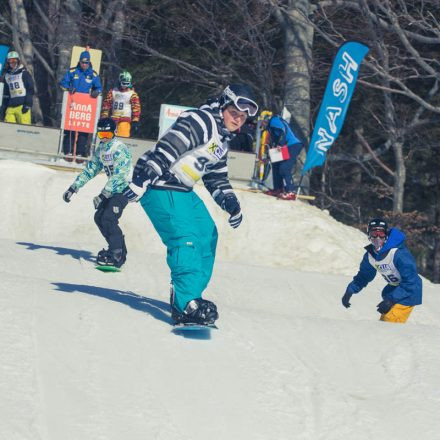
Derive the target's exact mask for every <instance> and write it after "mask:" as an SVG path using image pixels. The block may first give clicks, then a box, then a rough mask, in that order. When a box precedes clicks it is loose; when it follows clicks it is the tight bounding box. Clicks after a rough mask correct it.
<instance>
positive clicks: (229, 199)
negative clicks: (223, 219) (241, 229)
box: [220, 193, 240, 215]
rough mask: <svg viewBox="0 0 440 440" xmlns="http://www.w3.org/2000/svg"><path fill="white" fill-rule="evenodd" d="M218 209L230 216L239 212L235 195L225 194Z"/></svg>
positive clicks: (238, 204)
mask: <svg viewBox="0 0 440 440" xmlns="http://www.w3.org/2000/svg"><path fill="white" fill-rule="evenodd" d="M220 208H222V209H223V211H226V212H227V213H228V214H230V215H236V214H238V213H239V212H240V203H239V202H238V199H237V197H236V195H235V194H232V193H228V194H225V195H224V196H223V198H222V200H221V201H220Z"/></svg>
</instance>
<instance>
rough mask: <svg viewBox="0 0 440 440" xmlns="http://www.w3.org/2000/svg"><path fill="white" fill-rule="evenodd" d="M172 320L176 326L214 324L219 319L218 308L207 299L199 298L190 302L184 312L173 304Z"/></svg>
mask: <svg viewBox="0 0 440 440" xmlns="http://www.w3.org/2000/svg"><path fill="white" fill-rule="evenodd" d="M171 318H172V319H173V321H174V322H175V324H202V325H209V324H214V322H215V320H216V319H218V312H217V306H216V305H215V304H214V303H213V302H211V301H208V300H206V299H202V298H197V299H193V300H191V301H189V302H188V304H187V305H186V307H185V310H184V311H183V312H179V311H178V310H177V309H176V308H175V307H174V306H173V304H171Z"/></svg>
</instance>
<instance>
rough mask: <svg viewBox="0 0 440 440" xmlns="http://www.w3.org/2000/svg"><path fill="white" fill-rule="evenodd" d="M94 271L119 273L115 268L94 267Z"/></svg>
mask: <svg viewBox="0 0 440 440" xmlns="http://www.w3.org/2000/svg"><path fill="white" fill-rule="evenodd" d="M95 268H96V269H98V270H100V271H101V272H120V271H121V269H120V268H119V267H115V266H99V265H98V266H95Z"/></svg>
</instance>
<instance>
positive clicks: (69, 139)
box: [63, 130, 89, 157]
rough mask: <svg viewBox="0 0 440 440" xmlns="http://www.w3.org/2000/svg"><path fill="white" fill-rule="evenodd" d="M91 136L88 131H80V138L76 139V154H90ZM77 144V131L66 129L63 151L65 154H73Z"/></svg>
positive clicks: (85, 155)
mask: <svg viewBox="0 0 440 440" xmlns="http://www.w3.org/2000/svg"><path fill="white" fill-rule="evenodd" d="M88 138H89V134H88V133H82V132H81V131H78V139H77V140H76V155H77V156H83V157H87V156H88V146H87V141H88ZM74 145H75V132H74V131H70V130H64V138H63V152H64V154H73V148H74Z"/></svg>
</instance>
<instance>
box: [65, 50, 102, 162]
mask: <svg viewBox="0 0 440 440" xmlns="http://www.w3.org/2000/svg"><path fill="white" fill-rule="evenodd" d="M60 86H61V88H62V89H63V90H64V91H68V92H69V93H70V94H71V95H73V94H74V93H77V92H78V93H90V96H91V97H92V98H97V97H98V95H99V94H100V93H101V92H102V86H101V80H100V78H99V75H98V73H97V72H95V71H94V70H93V68H92V63H91V62H90V53H89V52H88V51H87V50H85V51H84V52H81V55H80V57H79V61H78V64H77V65H76V67H72V68H71V69H69V70H68V71H67V72H66V74H65V75H64V77H63V79H62V80H61V82H60ZM87 139H88V133H83V132H80V131H79V132H78V139H77V141H76V155H78V156H83V157H87V156H88V151H87V149H88V148H87ZM74 143H75V131H70V130H65V131H64V139H63V151H64V154H65V155H67V156H71V155H72V154H73V150H74V148H73V146H74ZM66 160H69V161H72V158H66ZM78 162H83V160H78Z"/></svg>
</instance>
